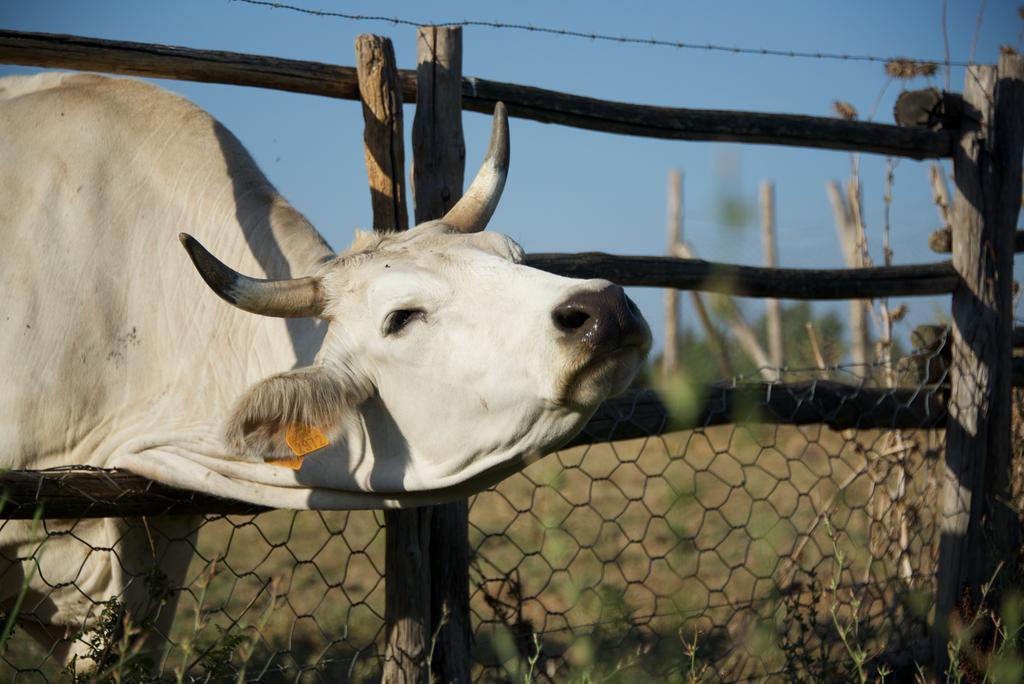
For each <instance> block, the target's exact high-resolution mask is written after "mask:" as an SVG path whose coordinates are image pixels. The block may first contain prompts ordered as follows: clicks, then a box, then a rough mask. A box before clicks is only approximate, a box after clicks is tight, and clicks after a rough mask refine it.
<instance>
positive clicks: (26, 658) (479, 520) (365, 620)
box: [0, 425, 941, 681]
mask: <svg viewBox="0 0 1024 684" xmlns="http://www.w3.org/2000/svg"><path fill="white" fill-rule="evenodd" d="M940 446H941V433H918V434H908V433H902V434H901V435H898V436H897V435H894V434H892V433H885V432H864V431H861V432H858V433H856V435H855V436H854V435H852V434H847V435H844V434H840V433H837V432H833V431H831V430H828V429H825V428H821V427H817V426H815V427H791V426H774V425H729V426H722V427H715V428H707V429H703V430H695V431H686V432H676V433H669V434H666V435H663V436H660V437H654V438H649V439H643V440H631V441H624V442H615V443H610V444H601V445H595V446H590V447H580V448H576V449H572V450H569V451H565V452H562V453H559V454H554V455H552V456H550V457H548V458H546V459H544V460H542V461H541V462H540V463H537V464H535V465H534V466H532V467H530V468H529V469H527V470H526V471H524V472H522V473H520V474H518V475H516V476H513V477H511V478H509V479H508V480H506V481H505V482H503V483H501V484H500V485H499V486H498V487H497V488H495V489H493V490H489V491H487V492H484V493H482V494H480V495H478V496H477V497H475V499H474V500H473V502H472V507H471V514H470V515H471V529H470V543H471V546H472V548H473V549H474V554H473V560H472V567H471V573H470V576H471V580H472V588H471V607H472V611H473V628H474V633H475V645H474V649H475V661H476V663H477V666H476V672H475V674H476V676H477V677H479V678H481V679H482V680H484V681H507V680H509V679H513V678H514V679H518V680H520V681H522V677H523V676H524V675H527V674H528V675H532V676H534V677H537V678H540V679H557V680H559V681H564V680H577V681H596V680H608V681H617V680H619V679H624V678H626V677H632V676H635V674H636V673H637V672H646V673H649V674H651V675H654V674H657V675H659V678H665V679H668V680H678V681H687V680H686V677H687V676H689V675H688V673H692V674H693V675H694V676H695V677H696V676H698V675H702V676H704V677H705V678H710V679H718V678H726V679H729V680H737V679H744V678H750V677H755V676H758V675H763V674H766V673H780V674H781V673H789V674H791V675H793V674H794V673H795V674H800V673H805V674H806V675H807V676H809V677H819V676H830V675H834V676H838V677H841V676H842V675H843V673H846V672H848V670H847V669H844V668H846V667H847V665H846V664H844V661H845V660H847V658H846V656H847V654H846V653H845V651H844V647H843V646H842V643H841V641H840V640H839V639H838V637H837V631H836V626H835V624H834V623H833V621H832V616H831V613H830V610H833V609H834V610H835V612H836V616H837V619H839V620H840V621H841V624H856V626H857V629H858V633H857V638H858V643H859V644H861V645H862V646H863V648H864V649H865V650H866V652H867V653H868V654H869V655H870V656H871V657H872V658H873V659H874V660H876V661H878V660H879V659H880V658H887V659H895V660H897V661H898V659H899V658H900V657H907V656H908V655H911V654H912V653H913V650H914V648H915V645H916V644H917V642H918V641H919V640H920V639H921V637H922V635H923V633H924V625H925V624H926V621H927V619H928V612H929V610H930V608H931V593H930V592H931V587H932V582H933V567H934V556H935V551H936V549H935V544H936V543H937V534H936V533H935V528H934V523H933V511H932V502H934V501H935V492H934V486H935V479H934V477H933V470H934V467H935V463H936V459H935V456H936V453H937V449H938V448H939V447H940ZM830 530H831V532H830ZM836 550H839V552H840V553H841V555H842V569H841V571H840V570H839V567H838V565H837V563H836V554H835V551H836ZM383 568H384V531H383V527H382V516H381V515H380V514H379V513H374V512H351V513H345V512H329V513H317V512H302V513H296V512H287V511H277V512H273V513H268V514H263V515H259V516H250V517H231V518H218V517H212V518H210V519H208V520H207V521H205V523H204V524H202V529H201V532H200V534H199V537H198V542H197V552H196V556H195V559H194V561H193V563H192V566H191V568H190V570H189V575H188V578H187V580H186V587H185V591H184V592H183V593H182V597H181V600H180V602H179V604H178V612H177V618H176V620H175V626H174V629H173V632H172V634H170V635H169V639H168V641H169V642H170V644H171V647H170V648H169V649H168V650H167V653H166V655H165V656H164V659H163V661H162V662H161V663H159V664H158V667H159V669H160V671H161V672H162V675H163V677H164V678H166V679H167V680H169V681H174V680H179V681H192V680H203V679H205V678H209V679H221V678H226V679H232V680H234V679H236V678H237V677H238V675H239V674H242V676H243V678H244V679H257V678H258V679H260V680H261V681H295V680H296V679H299V680H301V681H318V680H320V679H322V680H324V681H338V680H339V679H340V680H342V681H366V680H373V679H374V678H375V677H377V676H378V675H379V667H380V655H381V653H382V646H381V642H382V626H383V615H384V580H383ZM837 573H838V574H837ZM833 577H839V578H840V581H839V583H838V585H837V586H836V587H834V588H833V586H832V584H831V583H832V578H833ZM150 638H151V639H161V637H160V636H159V635H153V636H151V637H150ZM4 655H5V658H6V661H5V662H3V663H0V676H5V674H4V670H7V671H8V672H15V671H17V669H18V668H32V669H33V670H34V671H33V672H24V673H21V674H20V675H19V676H18V681H22V680H25V681H33V680H42V679H47V678H48V679H50V680H51V681H54V680H59V679H60V676H59V674H58V673H57V670H58V669H59V668H57V667H56V665H55V664H54V663H52V662H49V661H48V660H47V659H46V657H45V654H43V653H40V652H39V649H38V648H37V647H35V646H34V645H33V644H32V643H31V642H30V640H29V639H28V638H27V637H26V636H25V635H24V634H16V635H15V637H14V639H13V640H12V641H11V642H10V643H9V644H8V645H7V649H6V653H5V654H4Z"/></svg>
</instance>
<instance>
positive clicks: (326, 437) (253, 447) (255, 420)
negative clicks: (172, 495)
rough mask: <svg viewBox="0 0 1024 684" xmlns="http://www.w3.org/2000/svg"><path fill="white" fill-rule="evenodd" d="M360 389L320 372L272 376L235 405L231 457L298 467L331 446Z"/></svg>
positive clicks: (229, 434)
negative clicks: (313, 453)
mask: <svg viewBox="0 0 1024 684" xmlns="http://www.w3.org/2000/svg"><path fill="white" fill-rule="evenodd" d="M358 394H360V393H359V392H357V391H356V388H354V387H351V386H349V385H348V384H346V383H345V381H344V380H343V379H342V378H341V377H339V376H337V375H336V374H334V373H331V372H329V371H327V370H325V369H324V368H322V367H319V366H313V367H310V368H300V369H298V370H293V371H288V372H285V373H280V374H278V375H273V376H271V377H269V378H267V379H266V380H262V381H260V382H258V383H256V384H255V385H253V386H252V387H250V388H249V389H248V390H246V392H245V394H243V395H242V397H241V398H240V399H239V400H238V402H237V403H236V404H235V408H234V410H233V411H232V412H231V417H230V418H229V419H228V424H227V429H226V430H225V438H226V440H227V445H228V448H229V449H230V450H231V452H232V454H233V455H237V456H240V457H242V458H245V459H246V460H251V461H280V462H283V463H285V464H287V463H291V464H294V466H295V467H297V466H298V463H300V462H301V459H302V457H303V456H305V455H306V454H307V453H310V452H312V451H317V450H319V449H321V448H323V447H325V446H327V444H328V443H330V442H331V441H333V440H334V439H335V438H336V437H337V435H338V433H339V432H340V430H341V425H342V423H343V421H344V420H345V419H346V416H347V415H348V414H350V413H351V411H352V407H353V406H355V405H356V404H358V403H359V401H361V397H359V396H357V395H358Z"/></svg>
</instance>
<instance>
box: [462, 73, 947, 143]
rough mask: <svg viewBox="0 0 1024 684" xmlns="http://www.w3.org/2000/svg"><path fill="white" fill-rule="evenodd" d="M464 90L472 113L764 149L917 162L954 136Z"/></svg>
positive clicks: (488, 87)
mask: <svg viewBox="0 0 1024 684" xmlns="http://www.w3.org/2000/svg"><path fill="white" fill-rule="evenodd" d="M463 88H464V89H463V107H464V108H465V109H469V110H472V111H478V112H490V111H493V110H494V104H495V103H496V102H504V103H505V104H506V105H508V111H509V116H514V117H519V118H522V119H532V120H534V121H540V122H541V123H555V124H561V125H563V126H572V127H574V128H583V129H588V130H593V131H602V132H605V133H620V134H623V135H634V136H640V137H645V138H662V139H670V140H714V141H718V142H742V143H764V144H769V145H789V146H795V147H812V148H826V149H832V150H848V151H851V152H874V153H877V154H888V155H894V156H902V157H911V158H914V159H926V158H937V157H949V156H950V155H951V154H952V149H953V144H952V138H951V137H950V135H949V134H948V133H947V132H945V131H938V132H936V131H929V130H924V129H918V128H901V127H899V126H893V125H889V124H878V123H868V122H864V121H846V120H844V119H834V118H829V117H818V116H803V115H799V114H767V113H762V112H743V111H730V110H715V109H684V108H674V107H655V106H651V105H637V104H629V103H624V102H613V101H610V100H598V99H596V98H590V97H582V96H580V95H570V94H568V93H560V92H556V91H553V90H544V89H542V88H534V87H531V86H521V85H515V84H512V83H498V82H495V81H487V80H485V79H481V78H475V79H466V83H465V84H464V86H463Z"/></svg>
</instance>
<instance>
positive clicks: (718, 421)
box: [0, 380, 946, 520]
mask: <svg viewBox="0 0 1024 684" xmlns="http://www.w3.org/2000/svg"><path fill="white" fill-rule="evenodd" d="M698 397H699V401H698V402H697V403H696V405H695V408H694V410H693V411H692V412H691V413H689V414H687V415H671V414H670V412H669V411H668V410H667V409H666V407H665V404H664V403H663V402H662V400H661V398H660V397H659V396H658V395H657V394H656V393H655V392H652V391H641V392H637V393H635V394H633V395H632V396H625V397H618V398H616V399H612V400H609V401H606V402H605V403H604V404H602V405H601V406H600V408H599V409H598V411H597V413H595V415H594V416H593V418H591V419H590V421H589V422H588V423H587V425H586V426H585V427H584V429H583V431H582V432H581V433H580V434H579V435H577V436H576V437H574V438H573V439H572V440H571V441H570V442H569V443H568V444H567V445H566V446H565V447H564V448H569V447H573V446H581V445H585V444H602V443H606V442H609V441H614V440H622V439H633V438H642V437H652V436H656V435H660V434H663V433H665V432H668V431H670V430H692V429H695V428H700V427H710V426H714V425H724V424H727V423H734V422H752V423H780V424H782V423H784V424H788V425H811V424H823V425H827V426H829V427H831V428H832V429H834V430H845V429H861V430H873V429H906V430H912V429H933V428H936V427H939V426H942V425H944V424H945V420H946V409H945V407H944V405H943V403H942V400H941V397H940V396H939V395H938V394H936V393H935V392H929V391H926V390H914V389H895V390H890V389H874V388H866V387H858V386H856V385H848V384H844V383H837V382H829V381H824V380H817V381H808V382H799V383H791V384H778V383H776V384H767V383H752V384H743V385H738V386H717V385H716V386H710V387H707V388H705V389H704V390H703V391H701V392H699V393H698ZM0 493H3V495H4V496H3V506H2V507H0V520H2V519H4V518H9V519H27V518H31V517H33V515H35V512H36V510H37V508H38V507H39V505H40V504H42V506H43V512H42V515H43V517H46V518H104V517H126V516H140V515H172V514H187V513H196V514H219V515H228V514H238V515H246V514H253V513H259V512H262V511H266V510H269V509H267V508H264V507H262V506H254V505H252V504H247V503H243V502H240V501H235V500H232V499H222V498H219V497H216V496H209V495H207V494H200V493H197V492H190V491H183V490H179V489H175V488H173V487H168V486H167V485H163V484H160V483H158V482H154V481H152V480H148V479H146V478H144V477H140V476H138V475H134V474H132V473H129V472H126V471H120V470H102V469H97V468H85V467H75V468H66V469H65V468H57V469H51V470H16V471H8V472H6V473H2V474H0Z"/></svg>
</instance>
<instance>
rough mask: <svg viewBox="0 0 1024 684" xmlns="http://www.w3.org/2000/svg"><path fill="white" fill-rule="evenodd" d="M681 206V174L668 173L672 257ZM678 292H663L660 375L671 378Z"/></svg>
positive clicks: (676, 339) (676, 362)
mask: <svg viewBox="0 0 1024 684" xmlns="http://www.w3.org/2000/svg"><path fill="white" fill-rule="evenodd" d="M682 204H683V174H682V172H681V171H680V170H679V169H669V172H668V200H667V205H668V206H667V210H668V211H667V213H668V226H667V228H668V250H667V251H666V254H668V255H669V256H672V255H673V250H675V247H676V244H678V242H679V239H680V232H681V230H680V229H681V224H682ZM678 355H679V290H677V289H675V288H674V287H670V288H668V289H666V290H665V349H664V351H663V352H662V355H661V374H662V375H663V376H665V378H666V379H667V378H671V377H672V376H673V375H675V373H676V371H677V370H679V358H678Z"/></svg>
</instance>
